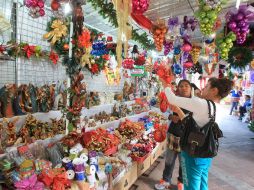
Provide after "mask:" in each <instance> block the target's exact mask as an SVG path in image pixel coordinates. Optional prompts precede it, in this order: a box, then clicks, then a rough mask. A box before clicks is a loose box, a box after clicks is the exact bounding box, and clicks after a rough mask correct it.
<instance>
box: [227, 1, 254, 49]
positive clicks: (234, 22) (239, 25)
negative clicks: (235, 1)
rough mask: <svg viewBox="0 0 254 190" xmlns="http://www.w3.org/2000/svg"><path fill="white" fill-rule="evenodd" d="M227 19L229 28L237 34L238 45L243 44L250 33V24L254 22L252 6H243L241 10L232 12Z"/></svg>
mask: <svg viewBox="0 0 254 190" xmlns="http://www.w3.org/2000/svg"><path fill="white" fill-rule="evenodd" d="M226 19H227V22H228V27H229V28H230V30H231V31H233V32H234V33H235V34H236V39H237V40H236V42H237V44H243V43H244V42H245V40H246V37H247V34H248V33H249V22H251V21H253V20H254V11H253V7H252V6H247V5H241V6H240V7H239V9H236V8H234V9H232V10H230V11H229V12H228V13H227V15H226Z"/></svg>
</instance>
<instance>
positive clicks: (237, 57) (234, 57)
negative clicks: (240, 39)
mask: <svg viewBox="0 0 254 190" xmlns="http://www.w3.org/2000/svg"><path fill="white" fill-rule="evenodd" d="M252 60H253V55H252V52H251V50H250V49H249V48H245V47H233V48H232V49H231V50H230V51H229V54H228V62H229V63H230V66H231V67H233V68H235V69H237V68H238V69H245V67H246V66H247V65H248V64H249V63H250V62H251V61H252Z"/></svg>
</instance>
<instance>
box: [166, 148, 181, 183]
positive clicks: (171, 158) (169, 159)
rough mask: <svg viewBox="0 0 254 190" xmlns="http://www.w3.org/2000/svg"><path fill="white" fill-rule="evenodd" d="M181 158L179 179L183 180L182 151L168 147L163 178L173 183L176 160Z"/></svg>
mask: <svg viewBox="0 0 254 190" xmlns="http://www.w3.org/2000/svg"><path fill="white" fill-rule="evenodd" d="M177 157H178V159H179V174H178V181H179V182H181V183H182V182H183V179H182V168H181V161H180V159H181V153H180V152H175V151H173V150H170V149H167V151H166V159H165V168H164V171H163V180H164V181H166V182H169V183H171V179H172V175H173V171H174V167H175V161H176V158H177Z"/></svg>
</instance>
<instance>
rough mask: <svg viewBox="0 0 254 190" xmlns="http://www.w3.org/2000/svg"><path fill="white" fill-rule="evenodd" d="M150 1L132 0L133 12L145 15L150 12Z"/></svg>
mask: <svg viewBox="0 0 254 190" xmlns="http://www.w3.org/2000/svg"><path fill="white" fill-rule="evenodd" d="M148 7H149V2H148V0H132V12H135V13H136V14H137V13H139V14H143V13H144V12H146V11H147V10H148Z"/></svg>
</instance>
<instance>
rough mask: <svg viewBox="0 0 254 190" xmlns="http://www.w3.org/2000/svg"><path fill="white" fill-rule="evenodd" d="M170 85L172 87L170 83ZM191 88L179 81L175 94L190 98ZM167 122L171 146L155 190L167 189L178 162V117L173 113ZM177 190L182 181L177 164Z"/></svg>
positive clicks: (179, 132)
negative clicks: (176, 161)
mask: <svg viewBox="0 0 254 190" xmlns="http://www.w3.org/2000/svg"><path fill="white" fill-rule="evenodd" d="M171 85H173V84H172V83H171ZM191 88H192V85H191V83H190V82H189V81H188V80H181V81H179V83H178V86H177V88H176V94H177V95H178V96H180V97H186V98H190V97H191ZM183 112H184V113H188V111H187V110H184V109H183ZM169 120H171V123H170V125H169V129H168V136H169V144H170V145H172V146H168V149H167V152H166V158H165V168H164V171H163V176H162V179H161V180H160V182H159V183H158V184H155V189H157V190H162V189H167V188H169V187H170V186H171V178H172V175H173V170H174V166H175V160H176V158H177V157H178V158H179V161H180V145H179V141H180V136H181V132H182V131H181V128H180V121H179V117H178V116H177V114H176V113H173V114H172V115H170V116H169ZM177 186H178V190H182V189H183V181H182V169H181V165H180V164H179V175H178V184H177Z"/></svg>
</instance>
